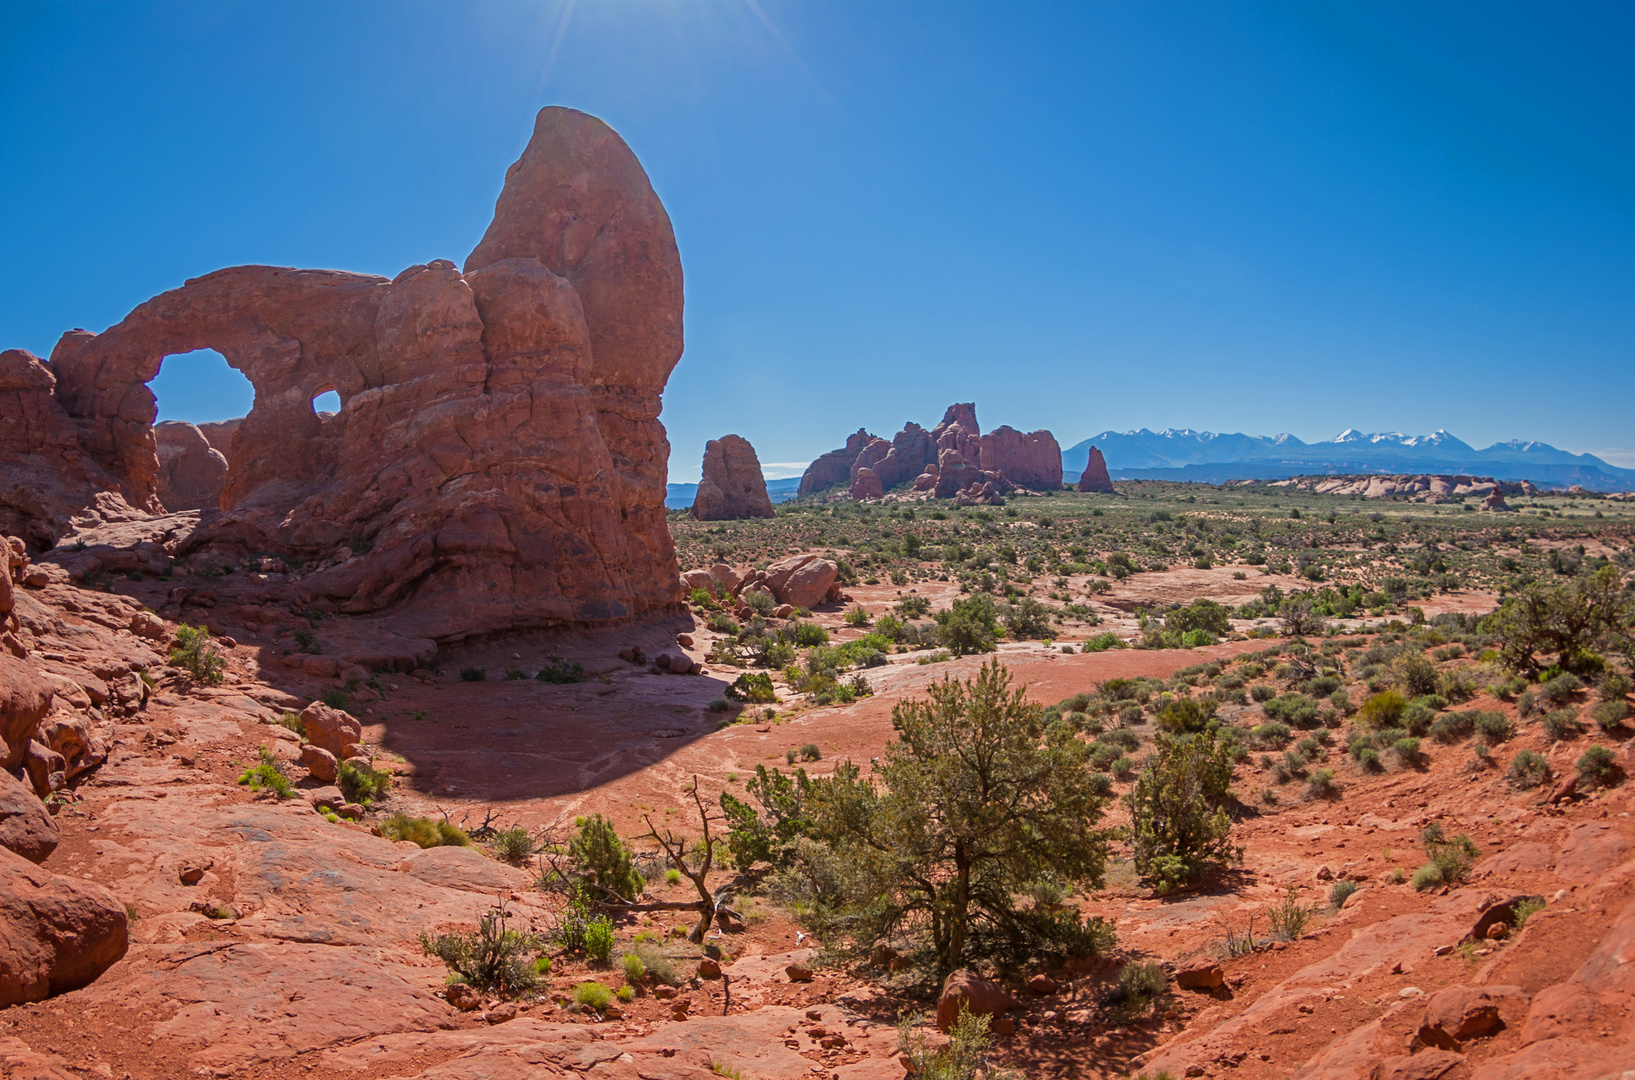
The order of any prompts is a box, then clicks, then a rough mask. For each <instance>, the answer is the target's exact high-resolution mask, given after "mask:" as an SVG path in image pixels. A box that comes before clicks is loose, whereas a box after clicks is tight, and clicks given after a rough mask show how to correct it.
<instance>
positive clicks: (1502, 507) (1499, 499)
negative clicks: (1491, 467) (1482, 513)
mask: <svg viewBox="0 0 1635 1080" xmlns="http://www.w3.org/2000/svg"><path fill="white" fill-rule="evenodd" d="M1482 509H1483V510H1494V511H1498V512H1500V513H1506V512H1508V511H1509V510H1510V506H1509V504H1507V503H1506V502H1505V501H1504V492H1502V491H1500V490H1499V489H1498V488H1497V487H1495V488H1494V489H1493V490H1492V491H1490V492H1488V493H1487V498H1485V499H1483V500H1482Z"/></svg>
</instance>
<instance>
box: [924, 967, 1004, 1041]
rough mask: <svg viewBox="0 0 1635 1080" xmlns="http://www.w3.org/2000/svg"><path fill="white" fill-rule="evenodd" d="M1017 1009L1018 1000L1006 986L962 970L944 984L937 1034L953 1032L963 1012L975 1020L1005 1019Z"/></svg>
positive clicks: (938, 1005)
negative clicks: (1003, 1016) (1009, 1010)
mask: <svg viewBox="0 0 1635 1080" xmlns="http://www.w3.org/2000/svg"><path fill="white" fill-rule="evenodd" d="M1016 1005H1017V1001H1016V999H1015V998H1013V997H1011V995H1010V993H1009V992H1008V991H1007V990H1006V989H1005V988H1004V987H1003V986H1000V985H999V984H998V983H995V982H989V981H988V980H987V979H982V978H978V977H977V976H976V975H975V974H974V973H973V972H971V971H969V970H967V969H965V968H960V969H959V970H958V971H952V972H949V974H948V978H946V979H944V980H943V982H942V993H941V994H940V995H938V997H937V1030H938V1031H941V1032H944V1033H946V1032H948V1031H951V1030H953V1027H954V1025H955V1024H956V1023H957V1022H958V1021H959V1014H960V1012H961V1011H962V1010H964V1011H968V1012H970V1013H971V1014H972V1015H973V1016H1001V1015H1003V1014H1004V1012H1005V1010H1006V1009H1011V1008H1015V1007H1016Z"/></svg>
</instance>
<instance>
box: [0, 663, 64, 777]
mask: <svg viewBox="0 0 1635 1080" xmlns="http://www.w3.org/2000/svg"><path fill="white" fill-rule="evenodd" d="M53 695H54V690H53V689H52V685H51V683H50V681H49V680H48V679H47V678H46V676H45V672H44V671H42V670H41V669H40V668H38V667H36V666H35V665H34V662H33V661H32V660H30V659H28V658H26V657H17V656H13V655H12V654H11V653H10V652H7V651H6V650H4V649H0V740H3V741H4V743H5V746H4V747H3V748H0V754H3V755H4V760H0V768H7V769H14V768H16V767H17V766H19V765H21V764H23V761H24V759H25V757H26V755H27V753H28V748H29V744H30V743H32V742H34V738H35V735H36V734H37V733H38V729H39V724H40V721H41V720H43V719H45V716H46V713H48V712H49V711H50V710H51V699H52V696H53Z"/></svg>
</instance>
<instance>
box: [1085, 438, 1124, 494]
mask: <svg viewBox="0 0 1635 1080" xmlns="http://www.w3.org/2000/svg"><path fill="white" fill-rule="evenodd" d="M1079 490H1080V491H1099V492H1102V493H1103V494H1106V495H1117V494H1118V489H1117V488H1115V487H1114V486H1113V478H1112V477H1110V476H1108V475H1107V459H1106V458H1105V457H1103V456H1102V453H1101V447H1099V446H1092V447H1091V448H1090V459H1089V460H1088V461H1086V462H1085V465H1084V475H1082V476H1080V477H1079Z"/></svg>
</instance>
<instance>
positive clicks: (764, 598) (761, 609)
mask: <svg viewBox="0 0 1635 1080" xmlns="http://www.w3.org/2000/svg"><path fill="white" fill-rule="evenodd" d="M738 599H739V601H741V602H742V603H743V604H744V605H745V606H746V607H748V608H749V609H750V610H751V611H753V612H754V613H755V614H757V615H759V616H760V617H761V618H763V619H769V618H771V617H772V614H773V612H775V611H777V610H778V598H777V597H775V596H773V595H772V593H771V592H770V591H768V590H766V589H745V590H744V591H743V592H742V593H740V594H739V595H738Z"/></svg>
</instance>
